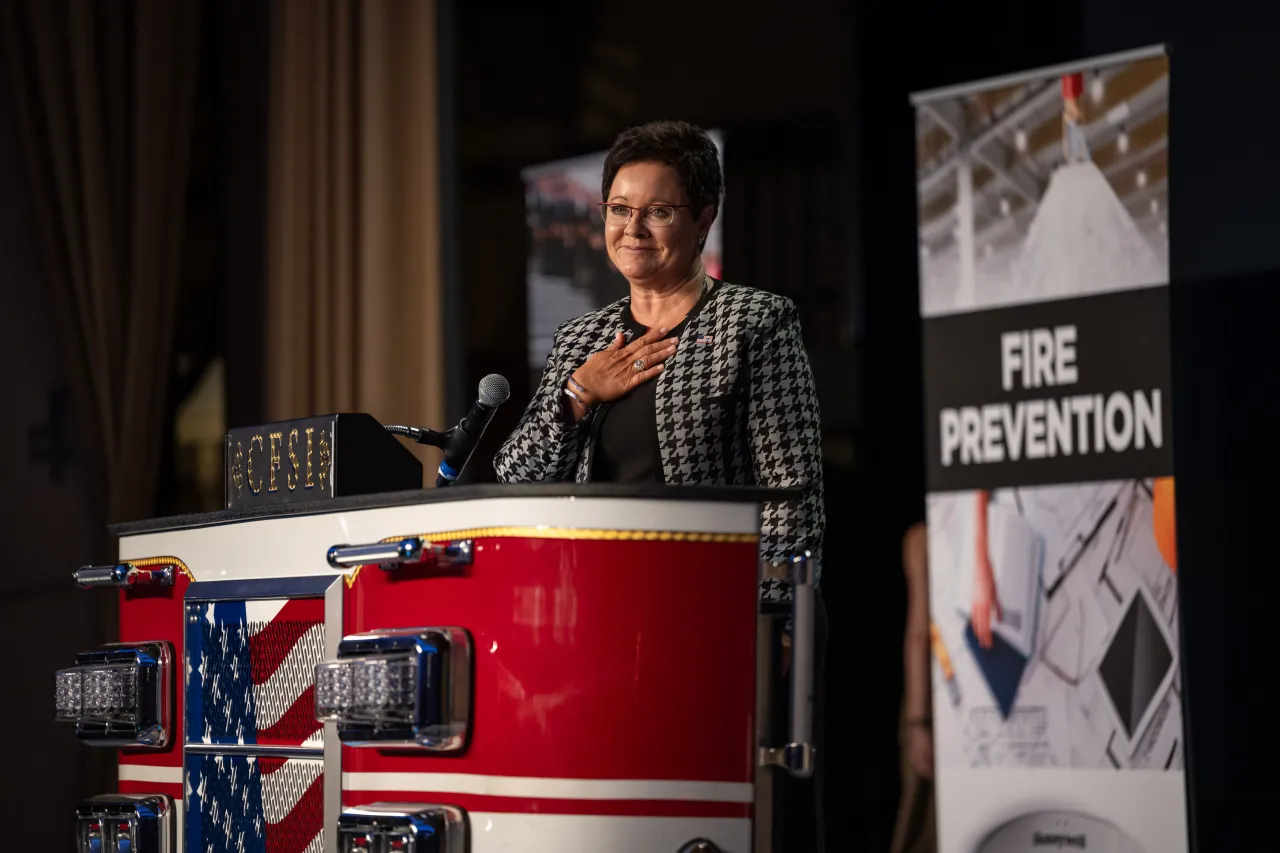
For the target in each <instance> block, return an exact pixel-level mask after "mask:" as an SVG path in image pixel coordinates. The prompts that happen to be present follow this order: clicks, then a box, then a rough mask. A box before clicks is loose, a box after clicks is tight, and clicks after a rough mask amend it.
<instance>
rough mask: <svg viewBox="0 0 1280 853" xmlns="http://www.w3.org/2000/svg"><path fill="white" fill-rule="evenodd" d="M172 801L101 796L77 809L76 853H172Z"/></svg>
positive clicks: (146, 796)
mask: <svg viewBox="0 0 1280 853" xmlns="http://www.w3.org/2000/svg"><path fill="white" fill-rule="evenodd" d="M173 813H174V810H173V800H171V799H170V798H169V797H167V796H165V795H163V794H103V795H101V796H98V797H91V798H90V799H87V800H84V801H83V802H81V803H80V804H79V805H78V806H76V853H173V850H174V840H173V835H174V817H173Z"/></svg>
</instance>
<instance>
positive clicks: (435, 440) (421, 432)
mask: <svg viewBox="0 0 1280 853" xmlns="http://www.w3.org/2000/svg"><path fill="white" fill-rule="evenodd" d="M383 426H384V428H385V429H386V431H387V432H389V433H391V434H392V435H402V436H404V437H405V438H411V439H413V440H414V441H416V442H417V443H418V444H426V445H430V446H431V447H438V448H440V449H441V450H444V448H445V446H446V445H448V443H449V441H450V439H452V438H453V434H454V432H455V431H456V430H457V429H458V428H457V427H456V426H455V427H452V428H451V429H448V430H446V431H445V432H440V431H439V430H434V429H427V428H426V427H411V426H400V425H398V424H384V425H383ZM436 488H440V481H439V478H437V480H436Z"/></svg>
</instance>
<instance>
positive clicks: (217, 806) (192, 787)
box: [183, 754, 324, 853]
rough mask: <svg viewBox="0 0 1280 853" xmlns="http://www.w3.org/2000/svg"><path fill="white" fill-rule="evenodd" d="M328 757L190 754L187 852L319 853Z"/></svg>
mask: <svg viewBox="0 0 1280 853" xmlns="http://www.w3.org/2000/svg"><path fill="white" fill-rule="evenodd" d="M323 766H324V762H323V760H321V759H318V758H279V757H260V756H259V757H255V756H252V755H240V754H236V755H198V754H189V755H188V756H187V766H186V774H185V775H186V779H185V782H184V785H185V788H186V790H185V795H186V796H185V807H186V815H185V823H184V830H183V832H184V834H185V835H186V839H185V841H186V845H185V849H186V853H321V849H322V847H323V842H324V835H323V829H324V777H323V775H322V770H323Z"/></svg>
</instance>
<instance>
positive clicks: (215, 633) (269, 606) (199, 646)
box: [185, 598, 324, 747]
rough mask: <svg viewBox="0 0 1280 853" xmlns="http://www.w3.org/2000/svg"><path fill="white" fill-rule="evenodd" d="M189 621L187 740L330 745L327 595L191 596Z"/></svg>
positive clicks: (197, 741)
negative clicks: (324, 665) (320, 696)
mask: <svg viewBox="0 0 1280 853" xmlns="http://www.w3.org/2000/svg"><path fill="white" fill-rule="evenodd" d="M186 627H187V631H186V633H187V636H186V666H185V670H186V672H185V677H186V700H187V702H186V718H187V720H186V731H187V743H192V744H270V745H280V746H314V747H320V746H322V735H323V727H322V725H321V724H320V723H319V722H317V721H316V717H315V705H314V694H315V667H316V664H318V663H319V662H320V661H321V660H322V659H323V657H324V600H323V599H321V598H294V599H267V600H256V601H254V600H251V601H216V602H201V601H196V602H188V605H187V625H186Z"/></svg>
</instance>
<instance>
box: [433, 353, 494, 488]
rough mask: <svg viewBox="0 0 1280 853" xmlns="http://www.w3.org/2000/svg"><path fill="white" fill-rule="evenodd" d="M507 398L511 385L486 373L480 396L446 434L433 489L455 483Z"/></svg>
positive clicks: (482, 381)
mask: <svg viewBox="0 0 1280 853" xmlns="http://www.w3.org/2000/svg"><path fill="white" fill-rule="evenodd" d="M510 396H511V383H510V382H508V381H507V378H506V377H505V376H503V375H501V374H499V373H490V374H489V375H488V376H486V377H485V378H484V379H481V380H480V392H479V395H478V397H477V399H476V401H475V402H474V403H472V404H471V411H469V412H467V416H466V417H465V418H463V419H462V420H461V421H460V422H459V423H458V425H457V426H456V427H454V428H453V429H451V430H449V432H448V433H447V435H448V440H447V441H446V442H445V445H444V459H443V460H441V462H440V467H439V468H438V469H437V470H436V488H440V487H441V486H452V485H453V481H454V480H456V479H458V475H459V474H461V473H462V469H463V468H465V467H466V465H467V461H468V460H470V459H471V454H472V453H474V452H475V449H476V445H478V444H479V443H480V437H481V436H483V435H484V431H485V428H486V427H488V426H489V421H490V420H492V419H493V413H494V411H495V410H497V408H498V407H499V406H501V405H502V404H503V403H505V402H507V398H508V397H510Z"/></svg>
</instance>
